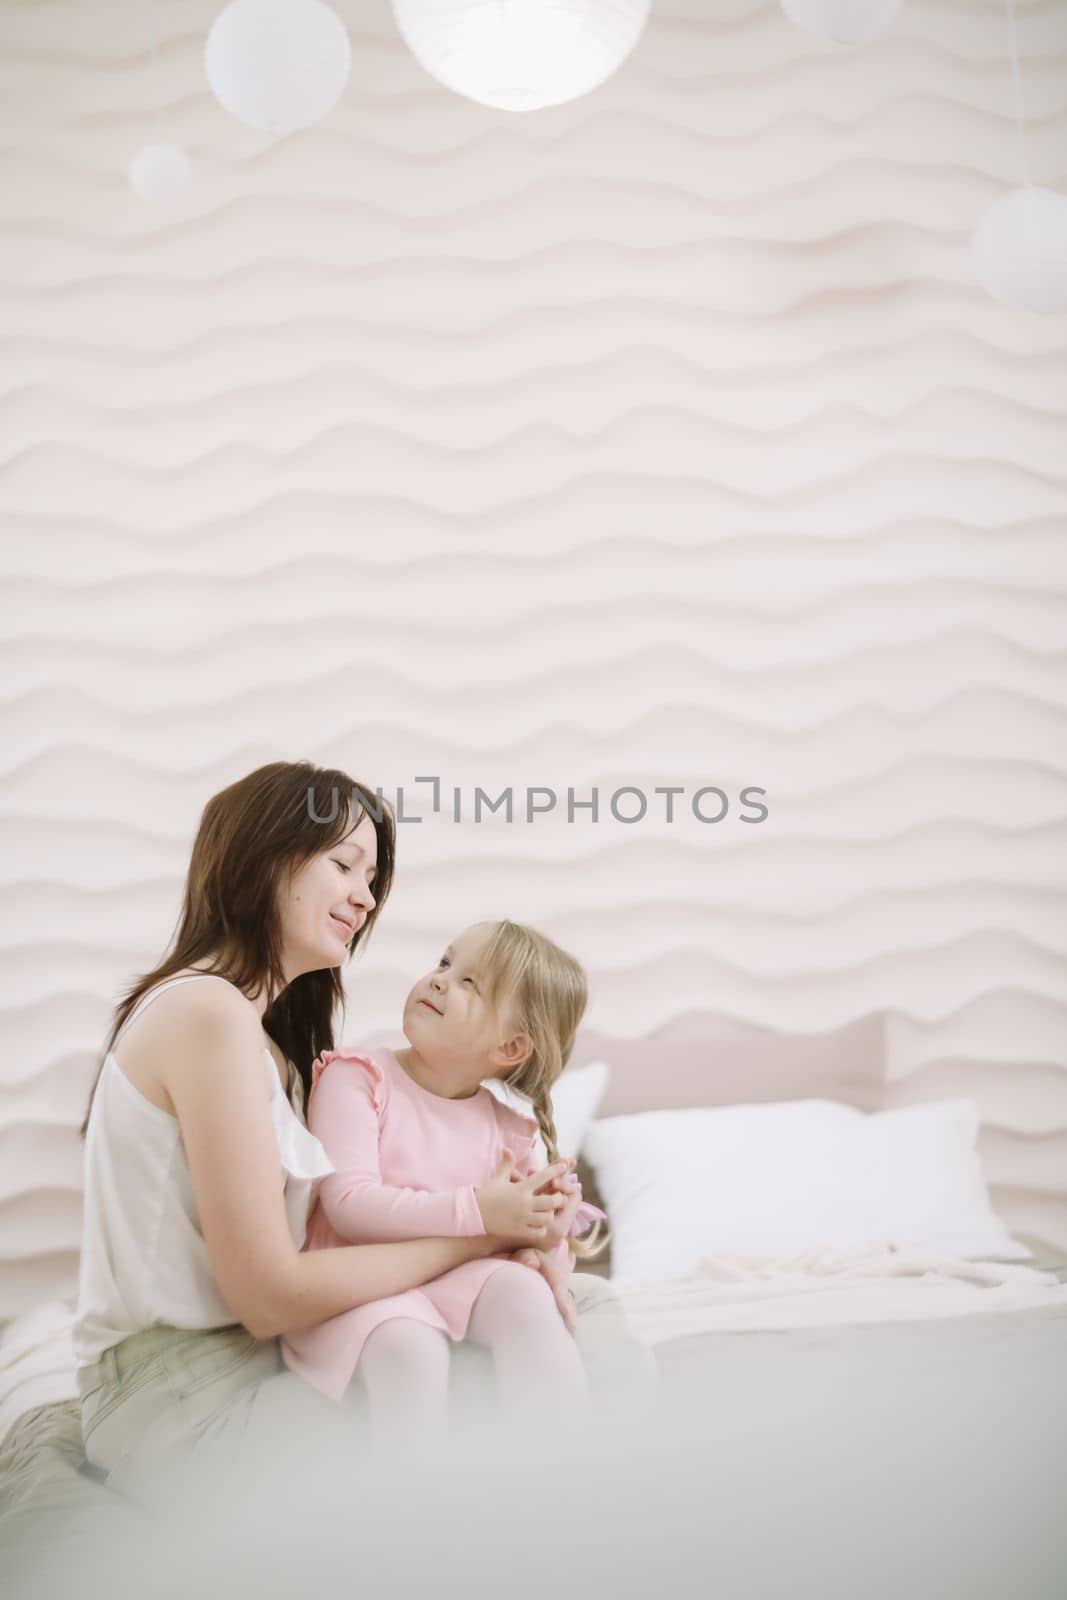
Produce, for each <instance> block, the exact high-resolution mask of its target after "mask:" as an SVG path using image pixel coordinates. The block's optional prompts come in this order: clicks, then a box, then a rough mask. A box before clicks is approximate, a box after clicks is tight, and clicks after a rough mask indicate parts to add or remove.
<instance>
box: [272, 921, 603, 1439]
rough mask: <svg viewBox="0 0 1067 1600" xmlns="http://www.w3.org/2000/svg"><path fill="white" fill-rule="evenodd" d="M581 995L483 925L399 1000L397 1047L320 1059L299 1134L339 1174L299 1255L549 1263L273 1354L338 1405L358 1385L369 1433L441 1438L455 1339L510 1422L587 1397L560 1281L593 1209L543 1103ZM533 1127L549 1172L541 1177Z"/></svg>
mask: <svg viewBox="0 0 1067 1600" xmlns="http://www.w3.org/2000/svg"><path fill="white" fill-rule="evenodd" d="M586 995H587V991H586V982H585V975H584V973H583V972H582V969H581V967H580V966H579V965H578V963H577V962H576V961H575V960H574V959H573V958H572V957H571V956H569V955H567V954H566V953H565V952H564V951H562V950H560V949H559V948H558V947H557V946H556V945H554V944H553V943H552V942H551V941H550V940H548V939H546V938H545V937H544V936H543V935H541V934H539V933H536V932H534V930H533V929H530V928H526V927H523V926H521V925H519V924H516V923H513V922H500V923H496V924H487V923H480V924H477V925H475V926H474V927H472V928H468V929H467V930H466V931H465V932H464V933H462V934H461V935H460V936H459V937H458V938H457V939H456V940H455V941H454V942H453V944H452V945H451V946H450V947H449V948H448V949H447V950H446V951H445V954H444V955H443V956H442V958H441V960H440V961H439V963H438V965H437V967H436V969H435V970H434V971H433V972H431V973H429V974H428V975H427V976H426V977H424V978H421V979H419V981H418V982H417V983H416V984H415V985H414V987H413V988H412V990H411V992H410V993H409V995H408V997H407V1000H406V1002H405V1005H404V1019H403V1029H404V1033H405V1035H406V1037H407V1039H408V1047H407V1048H404V1049H400V1050H397V1051H393V1050H389V1049H385V1048H378V1049H371V1050H355V1049H342V1050H327V1051H324V1052H323V1054H322V1055H321V1056H320V1057H319V1059H318V1060H317V1061H316V1062H315V1063H314V1066H313V1069H312V1074H313V1082H312V1090H311V1096H310V1100H309V1105H308V1126H309V1128H310V1129H311V1130H312V1132H313V1133H314V1134H315V1136H316V1137H317V1138H318V1139H319V1140H320V1141H321V1143H322V1145H323V1147H324V1148H325V1150H326V1152H327V1154H328V1156H329V1158H330V1160H331V1161H332V1162H333V1165H334V1167H335V1169H336V1170H335V1172H334V1174H333V1175H332V1176H330V1177H328V1178H326V1179H325V1180H324V1181H323V1183H322V1185H321V1186H320V1189H319V1192H318V1198H317V1202H316V1205H315V1208H314V1210H313V1211H312V1214H311V1217H310V1219H309V1224H308V1238H307V1246H306V1248H308V1249H310V1250H313V1249H323V1248H328V1247H330V1246H332V1245H336V1244H337V1243H339V1242H341V1241H345V1242H354V1241H356V1240H359V1241H360V1242H362V1243H370V1242H382V1241H387V1240H400V1239H412V1238H415V1237H418V1236H420V1235H426V1236H430V1235H444V1236H451V1237H465V1236H466V1237H472V1236H479V1235H482V1234H506V1235H507V1236H508V1237H512V1238H514V1237H520V1238H521V1237H524V1236H525V1237H528V1239H529V1242H530V1247H531V1248H537V1249H539V1250H541V1251H543V1252H544V1253H545V1254H544V1258H543V1260H542V1261H540V1262H538V1263H537V1264H539V1265H542V1266H543V1268H544V1271H543V1272H532V1271H530V1270H529V1266H530V1264H533V1263H532V1262H531V1261H530V1260H529V1258H527V1261H526V1262H525V1263H524V1262H520V1261H518V1260H511V1261H509V1260H504V1259H501V1258H500V1257H498V1256H490V1257H486V1258H483V1259H479V1260H474V1261H468V1262H464V1263H463V1264H462V1265H460V1266H458V1267H455V1268H453V1269H451V1270H449V1271H446V1272H444V1273H443V1274H442V1275H441V1276H440V1277H438V1278H435V1279H433V1280H432V1282H430V1283H426V1284H423V1285H422V1286H421V1287H420V1288H417V1289H411V1290H407V1291H405V1292H404V1293H402V1294H395V1295H391V1296H389V1297H388V1298H386V1299H381V1300H376V1301H373V1302H371V1303H370V1304H367V1305H363V1306H359V1307H356V1308H354V1309H353V1310H350V1311H345V1312H343V1313H342V1314H341V1315H339V1316H334V1317H331V1318H330V1319H329V1320H328V1321H326V1322H323V1323H320V1324H319V1325H318V1326H317V1327H313V1328H308V1329H304V1330H301V1331H298V1332H294V1333H290V1334H288V1335H287V1336H286V1337H285V1338H284V1339H283V1340H282V1355H283V1359H284V1360H285V1362H286V1364H287V1365H288V1366H289V1367H290V1368H292V1369H293V1370H294V1371H296V1372H298V1373H300V1374H301V1375H302V1376H303V1377H304V1378H305V1379H306V1380H307V1381H308V1382H309V1383H310V1384H312V1385H313V1386H314V1387H315V1388H316V1389H318V1390H319V1391H320V1392H321V1393H323V1394H325V1395H328V1396H329V1397H330V1398H331V1399H332V1400H334V1401H336V1402H340V1401H341V1399H342V1397H343V1396H344V1394H345V1392H346V1390H347V1389H348V1387H349V1384H350V1382H351V1380H352V1378H353V1375H354V1374H356V1373H358V1376H359V1378H360V1379H361V1380H362V1384H363V1387H364V1389H365V1390H366V1392H367V1395H368V1398H369V1402H370V1413H371V1420H372V1424H373V1426H374V1428H375V1432H376V1433H378V1434H379V1435H383V1436H384V1435H385V1434H389V1435H392V1436H394V1437H395V1436H396V1434H397V1432H398V1431H399V1432H402V1431H403V1430H404V1428H405V1425H413V1424H417V1425H418V1426H419V1427H421V1428H422V1429H423V1430H424V1431H425V1430H427V1429H431V1430H433V1431H437V1432H440V1431H441V1430H442V1429H443V1427H444V1425H445V1420H446V1416H447V1391H448V1377H449V1341H450V1340H457V1341H458V1340H460V1339H463V1338H468V1339H470V1340H472V1341H473V1342H474V1343H476V1344H479V1345H483V1346H486V1347H488V1348H489V1349H490V1350H491V1351H492V1354H493V1361H494V1367H495V1372H496V1382H497V1393H498V1398H499V1401H500V1403H501V1405H502V1406H503V1407H505V1408H507V1409H509V1410H516V1409H517V1410H522V1409H523V1408H524V1407H529V1408H531V1409H532V1410H534V1411H535V1412H538V1411H543V1409H544V1407H545V1406H546V1404H560V1403H566V1402H567V1401H571V1402H575V1403H578V1404H583V1403H584V1401H585V1398H586V1381H585V1373H584V1369H583V1366H582V1363H581V1360H580V1357H579V1354H578V1349H577V1346H576V1344H575V1342H574V1339H573V1336H572V1333H571V1331H570V1328H569V1327H568V1325H567V1323H565V1321H564V1318H563V1316H562V1315H561V1311H560V1308H559V1306H557V1303H556V1298H555V1294H554V1288H553V1285H555V1286H556V1288H557V1289H558V1287H559V1285H560V1284H561V1283H565V1281H566V1278H567V1276H568V1275H569V1273H570V1269H571V1265H572V1261H571V1248H572V1247H571V1243H570V1237H569V1235H570V1233H571V1232H572V1231H573V1232H576V1231H578V1229H580V1228H582V1227H587V1226H588V1223H589V1222H590V1221H594V1220H595V1219H597V1218H601V1217H603V1212H601V1211H598V1210H597V1209H596V1208H595V1207H592V1206H587V1205H583V1204H582V1203H581V1193H580V1190H579V1189H578V1187H577V1180H576V1179H574V1178H573V1176H571V1175H570V1173H569V1169H570V1167H571V1166H572V1165H573V1162H571V1161H570V1160H566V1161H561V1160H559V1159H558V1158H557V1152H556V1136H555V1127H554V1124H553V1120H552V1108H551V1101H550V1099H549V1090H550V1088H551V1086H552V1084H553V1083H554V1082H555V1080H556V1078H557V1077H558V1076H559V1074H560V1072H561V1071H562V1070H563V1067H564V1066H565V1065H566V1062H567V1059H568V1057H569V1055H570V1051H571V1046H572V1044H573V1042H574V1035H575V1032H576V1030H577V1027H578V1023H579V1022H580V1020H581V1017H582V1013H583V1012H584V1010H585V1004H586ZM494 1078H495V1079H499V1080H501V1081H502V1082H504V1083H506V1084H508V1085H509V1086H511V1087H512V1088H514V1089H517V1090H518V1091H520V1092H521V1093H523V1094H525V1095H526V1096H527V1097H528V1098H529V1100H530V1101H531V1102H532V1106H533V1109H534V1111H535V1113H536V1121H535V1120H534V1119H533V1118H531V1117H528V1116H524V1115H523V1114H521V1113H520V1112H519V1111H517V1110H515V1109H513V1108H512V1107H511V1106H508V1105H505V1104H502V1103H501V1101H500V1100H498V1099H497V1098H496V1096H494V1095H493V1094H491V1093H490V1091H489V1090H488V1089H486V1088H485V1087H483V1084H484V1081H485V1080H486V1079H494ZM538 1131H540V1133H541V1135H542V1136H543V1139H544V1145H545V1149H546V1151H547V1153H548V1155H549V1157H550V1163H551V1164H550V1165H549V1166H547V1167H544V1168H542V1169H541V1170H540V1171H538V1170H537V1156H536V1152H535V1140H536V1138H537V1134H538ZM565 1175H566V1176H567V1181H566V1183H564V1182H563V1180H564V1176H565ZM557 1185H561V1186H562V1187H563V1188H565V1189H566V1191H567V1192H566V1193H561V1192H556V1190H557ZM576 1248H577V1249H578V1250H579V1251H582V1253H585V1251H584V1250H583V1249H582V1246H581V1245H579V1246H577V1247H576ZM586 1249H588V1245H587V1246H586ZM534 1260H535V1261H536V1260H537V1258H534Z"/></svg>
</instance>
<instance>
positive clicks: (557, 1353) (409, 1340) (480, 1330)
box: [357, 1261, 588, 1443]
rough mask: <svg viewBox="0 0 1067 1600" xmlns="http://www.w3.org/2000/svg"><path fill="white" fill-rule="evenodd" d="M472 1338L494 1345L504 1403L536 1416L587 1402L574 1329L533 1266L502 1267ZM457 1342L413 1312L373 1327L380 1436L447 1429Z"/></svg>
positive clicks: (373, 1395) (475, 1315)
mask: <svg viewBox="0 0 1067 1600" xmlns="http://www.w3.org/2000/svg"><path fill="white" fill-rule="evenodd" d="M467 1338H468V1339H470V1340H471V1341H472V1342H473V1343H474V1344H478V1345H482V1346H483V1347H484V1348H486V1349H488V1350H490V1351H491V1352H492V1356H493V1367H494V1371H495V1376H496V1391H497V1405H498V1409H499V1410H500V1411H503V1412H506V1413H508V1414H510V1415H511V1416H512V1417H514V1418H516V1419H523V1420H535V1419H543V1417H544V1415H545V1412H546V1409H548V1408H562V1409H566V1410H567V1411H568V1412H571V1413H573V1411H574V1410H575V1409H578V1410H583V1409H584V1408H585V1405H586V1403H587V1400H588V1385H587V1383H586V1376H585V1368H584V1367H583V1365H582V1359H581V1356H580V1355H579V1353H578V1346H577V1344H576V1343H575V1339H574V1335H573V1334H572V1333H570V1332H569V1331H568V1330H567V1327H566V1326H565V1324H564V1322H563V1318H562V1317H561V1316H560V1313H559V1307H558V1306H557V1305H556V1302H555V1299H554V1298H553V1295H552V1291H551V1289H550V1288H549V1286H548V1284H547V1283H546V1282H545V1280H544V1278H542V1276H541V1274H540V1273H539V1272H535V1271H534V1270H533V1268H532V1267H523V1266H520V1265H519V1263H518V1262H517V1261H505V1262H503V1263H502V1264H501V1265H500V1266H499V1267H497V1269H496V1271H495V1272H494V1273H493V1275H492V1276H491V1277H490V1278H489V1279H487V1281H486V1283H485V1284H484V1286H483V1288H482V1291H481V1293H480V1294H479V1296H478V1298H477V1300H476V1301H475V1302H474V1307H473V1310H472V1311H471V1316H470V1322H469V1323H468V1326H467ZM450 1344H451V1340H450V1339H449V1337H448V1335H447V1334H444V1333H441V1332H439V1330H438V1329H437V1328H431V1327H428V1326H427V1325H426V1324H425V1323H422V1322H416V1321H414V1320H413V1319H412V1318H410V1317H397V1318H394V1319H392V1320H391V1321H389V1322H383V1323H380V1324H379V1325H378V1327H377V1328H375V1330H374V1332H373V1333H371V1334H369V1335H368V1337H367V1341H366V1343H365V1344H364V1346H363V1349H362V1351H361V1353H360V1358H359V1364H358V1368H357V1373H358V1376H359V1378H360V1379H361V1380H362V1385H363V1388H364V1390H365V1391H366V1394H367V1398H368V1401H369V1404H370V1415H371V1424H372V1427H373V1429H374V1432H375V1434H376V1435H377V1436H378V1437H379V1438H383V1439H384V1438H388V1439H390V1440H392V1441H393V1442H394V1443H395V1442H396V1440H397V1436H398V1434H400V1433H403V1434H405V1435H411V1434H418V1435H420V1436H423V1437H425V1436H427V1435H431V1436H436V1437H441V1436H442V1435H443V1434H444V1433H445V1431H446V1429H447V1421H448V1384H449V1345H450Z"/></svg>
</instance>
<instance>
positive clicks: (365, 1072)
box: [307, 1053, 485, 1244]
mask: <svg viewBox="0 0 1067 1600" xmlns="http://www.w3.org/2000/svg"><path fill="white" fill-rule="evenodd" d="M381 1082H382V1074H381V1069H380V1068H379V1067H378V1066H377V1064H376V1063H374V1062H372V1061H370V1060H368V1059H367V1058H366V1057H363V1056H355V1055H352V1056H349V1057H348V1058H347V1059H341V1060H338V1059H337V1054H336V1053H335V1054H334V1056H333V1059H332V1061H331V1063H330V1065H329V1070H328V1071H320V1072H319V1073H318V1074H317V1075H316V1081H315V1089H314V1093H313V1094H312V1096H311V1102H310V1105H309V1107H308V1118H307V1120H308V1128H309V1129H310V1131H311V1132H312V1133H313V1134H314V1135H315V1137H316V1138H317V1139H318V1140H319V1141H320V1143H321V1144H322V1147H323V1149H324V1150H325V1151H326V1154H327V1155H328V1156H329V1158H330V1160H331V1161H332V1162H333V1165H334V1167H335V1169H336V1170H335V1171H334V1172H333V1173H332V1174H331V1175H330V1176H329V1177H326V1178H323V1180H322V1182H321V1184H320V1185H319V1190H318V1199H319V1203H320V1205H321V1206H322V1209H323V1212H324V1213H325V1215H326V1218H327V1220H328V1222H329V1223H330V1226H331V1227H332V1228H333V1230H334V1232H335V1233H336V1234H338V1235H339V1237H340V1238H342V1239H344V1240H346V1241H348V1242H349V1243H350V1244H378V1243H386V1242H390V1241H394V1240H403V1239H427V1238H470V1237H473V1236H475V1235H479V1234H484V1233H485V1223H484V1222H483V1221H482V1214H481V1211H480V1210H479V1209H478V1201H477V1200H476V1198H475V1195H474V1186H473V1184H471V1185H466V1186H464V1187H463V1188H460V1189H448V1190H444V1191H442V1192H440V1193H436V1194H434V1193H430V1192H428V1191H425V1190H422V1189H398V1188H393V1187H391V1186H390V1185H389V1184H386V1183H383V1182H382V1174H381V1167H380V1165H379V1157H378V1136H379V1132H380V1128H381V1122H380V1115H381V1107H382V1099H381V1092H380V1086H381Z"/></svg>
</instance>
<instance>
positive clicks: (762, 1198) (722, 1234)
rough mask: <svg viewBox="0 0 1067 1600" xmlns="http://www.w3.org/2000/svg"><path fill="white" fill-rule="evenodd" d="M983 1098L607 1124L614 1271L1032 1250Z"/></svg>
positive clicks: (604, 1169) (591, 1139) (602, 1137)
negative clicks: (983, 1129)
mask: <svg viewBox="0 0 1067 1600" xmlns="http://www.w3.org/2000/svg"><path fill="white" fill-rule="evenodd" d="M977 1130H978V1107H977V1104H976V1103H975V1101H973V1100H949V1101H938V1102H935V1103H933V1104H930V1105H919V1106H908V1107H904V1108H901V1109H900V1110H896V1111H883V1112H878V1113H876V1114H874V1115H865V1114H864V1113H863V1112H862V1111H858V1110H857V1109H856V1108H855V1107H853V1106H846V1105H842V1104H841V1103H840V1102H838V1101H833V1100H789V1101H774V1102H771V1103H768V1104H765V1105H762V1104H761V1105H738V1106H722V1107H701V1108H698V1109H694V1110H686V1111H646V1112H643V1113H641V1114H640V1115H638V1116H628V1117H609V1118H607V1119H606V1120H604V1121H602V1122H595V1123H594V1124H593V1126H592V1128H591V1129H590V1130H589V1133H588V1135H587V1137H586V1141H585V1154H586V1157H587V1159H588V1160H589V1161H590V1162H591V1163H592V1165H593V1167H594V1168H595V1170H596V1176H597V1188H598V1189H599V1191H600V1195H601V1198H602V1200H603V1202H604V1207H605V1210H606V1211H607V1213H608V1225H609V1227H610V1228H611V1234H612V1247H611V1248H612V1277H613V1278H616V1279H620V1280H624V1281H630V1282H633V1281H638V1280H659V1281H665V1280H667V1279H670V1278H677V1277H684V1276H685V1275H686V1274H687V1273H689V1272H692V1271H693V1270H694V1269H695V1268H696V1266H697V1265H698V1263H699V1261H700V1258H701V1256H704V1255H709V1254H711V1253H712V1252H714V1251H719V1250H726V1251H730V1252H731V1253H735V1254H738V1255H757V1256H779V1255H793V1254H796V1253H798V1252H800V1251H803V1250H810V1249H812V1248H815V1247H816V1246H826V1247H829V1248H831V1249H847V1248H853V1247H858V1246H861V1245H867V1244H872V1243H876V1242H886V1241H889V1242H892V1243H895V1244H905V1243H906V1244H920V1243H921V1244H923V1245H928V1246H929V1247H930V1248H932V1249H940V1250H946V1251H949V1252H951V1253H952V1254H953V1255H955V1256H959V1257H962V1258H964V1259H968V1258H988V1257H990V1256H1006V1257H1009V1258H1011V1259H1013V1260H1021V1259H1025V1258H1026V1257H1028V1256H1030V1255H1031V1252H1030V1251H1029V1250H1027V1249H1026V1247H1025V1245H1022V1244H1019V1243H1018V1242H1017V1241H1016V1240H1014V1239H1012V1237H1011V1235H1010V1234H1009V1233H1008V1232H1007V1231H1006V1229H1005V1228H1004V1227H1003V1225H1002V1224H1001V1223H1000V1222H999V1221H998V1220H997V1218H996V1217H995V1215H994V1214H993V1211H992V1208H991V1206H990V1204H989V1196H988V1192H987V1190H986V1185H985V1181H984V1179H983V1177H982V1172H981V1168H980V1165H979V1162H978V1154H977V1150H976V1148H975V1142H976V1138H977Z"/></svg>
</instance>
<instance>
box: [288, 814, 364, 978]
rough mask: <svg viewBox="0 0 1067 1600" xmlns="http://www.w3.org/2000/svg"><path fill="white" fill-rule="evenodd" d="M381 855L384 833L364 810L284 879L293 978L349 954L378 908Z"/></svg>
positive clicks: (337, 962)
mask: <svg viewBox="0 0 1067 1600" xmlns="http://www.w3.org/2000/svg"><path fill="white" fill-rule="evenodd" d="M377 861H378V835H377V834H376V832H375V830H374V823H373V821H372V820H371V818H370V817H369V816H368V815H367V814H366V812H364V814H363V816H362V817H361V819H360V822H359V826H358V827H356V828H353V829H351V831H350V832H349V833H347V834H346V835H345V837H344V838H343V839H342V840H341V843H340V844H335V845H333V846H332V848H331V849H329V850H320V851H319V852H318V853H317V854H316V855H313V856H311V857H310V859H309V860H307V861H305V862H304V863H303V865H302V866H300V867H298V868H297V869H296V871H295V872H294V873H293V875H292V878H291V879H290V880H289V882H288V885H286V883H285V881H284V879H283V882H282V885H281V889H280V891H279V900H280V911H281V918H282V939H283V942H284V945H285V957H284V960H285V970H286V973H287V975H288V977H289V979H290V981H292V979H293V978H294V977H297V976H299V974H300V973H302V972H316V971H318V970H319V969H320V968H322V967H339V966H341V964H342V963H343V962H344V961H345V960H347V958H348V952H349V947H350V945H351V943H352V938H353V935H354V934H356V933H357V932H358V930H359V929H360V928H362V926H363V924H364V923H365V922H366V920H367V918H368V917H369V916H370V914H371V912H372V911H373V910H374V906H375V900H374V894H373V892H372V889H371V885H372V884H373V882H374V877H375V872H376V869H377Z"/></svg>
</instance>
